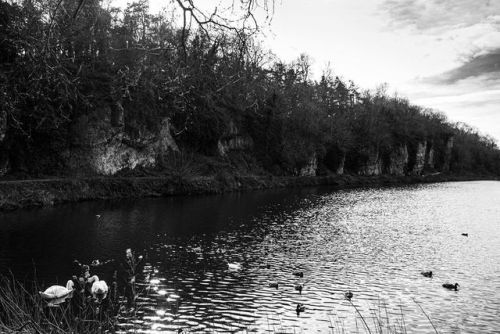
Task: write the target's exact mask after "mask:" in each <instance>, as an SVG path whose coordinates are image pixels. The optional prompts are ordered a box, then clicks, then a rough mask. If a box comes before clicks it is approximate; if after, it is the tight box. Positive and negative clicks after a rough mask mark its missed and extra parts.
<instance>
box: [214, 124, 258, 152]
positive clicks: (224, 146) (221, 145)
mask: <svg viewBox="0 0 500 334" xmlns="http://www.w3.org/2000/svg"><path fill="white" fill-rule="evenodd" d="M252 147H253V140H252V138H250V136H247V135H243V134H242V133H241V132H240V130H239V129H238V127H237V126H236V125H235V124H234V122H233V121H231V122H230V123H229V126H228V130H227V132H226V133H225V134H224V136H222V137H221V138H220V139H219V141H218V142H217V151H218V153H219V155H220V156H225V155H227V154H228V153H229V152H231V151H242V150H248V149H251V148H252Z"/></svg>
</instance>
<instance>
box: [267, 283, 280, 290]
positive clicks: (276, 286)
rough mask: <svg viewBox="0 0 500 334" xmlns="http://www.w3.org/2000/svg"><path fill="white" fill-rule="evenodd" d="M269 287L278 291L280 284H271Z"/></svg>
mask: <svg viewBox="0 0 500 334" xmlns="http://www.w3.org/2000/svg"><path fill="white" fill-rule="evenodd" d="M269 287H270V288H276V289H278V287H279V283H278V282H271V283H269Z"/></svg>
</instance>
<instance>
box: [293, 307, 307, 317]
mask: <svg viewBox="0 0 500 334" xmlns="http://www.w3.org/2000/svg"><path fill="white" fill-rule="evenodd" d="M305 310H306V307H305V306H304V304H297V307H296V308H295V312H297V316H299V315H300V313H302V312H304V311H305Z"/></svg>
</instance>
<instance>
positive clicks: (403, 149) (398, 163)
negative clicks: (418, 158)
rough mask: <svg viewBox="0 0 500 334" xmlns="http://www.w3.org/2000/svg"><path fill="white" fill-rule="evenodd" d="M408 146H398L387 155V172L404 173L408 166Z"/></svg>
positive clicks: (393, 173)
mask: <svg viewBox="0 0 500 334" xmlns="http://www.w3.org/2000/svg"><path fill="white" fill-rule="evenodd" d="M408 157H409V156H408V147H407V146H406V145H402V146H398V147H396V148H394V150H393V151H392V152H391V153H390V155H389V166H388V168H387V170H388V172H389V174H392V175H405V174H406V171H407V168H408Z"/></svg>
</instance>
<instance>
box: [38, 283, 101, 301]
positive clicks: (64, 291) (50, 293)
mask: <svg viewBox="0 0 500 334" xmlns="http://www.w3.org/2000/svg"><path fill="white" fill-rule="evenodd" d="M87 282H88V283H92V286H91V288H90V292H91V294H92V297H93V298H94V299H96V300H99V301H102V300H103V299H106V297H107V295H108V291H109V287H108V284H106V281H101V280H99V277H97V275H94V276H92V277H91V278H89V279H88V280H87ZM74 290H75V283H74V282H73V281H72V280H69V281H68V282H67V283H66V286H65V287H64V286H62V285H52V286H50V287H48V288H47V289H46V290H45V291H39V293H40V296H41V297H42V298H43V299H45V300H46V301H47V302H48V303H49V305H50V306H56V305H58V304H61V303H63V302H64V301H65V300H66V299H68V298H71V297H72V296H73V291H74Z"/></svg>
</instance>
